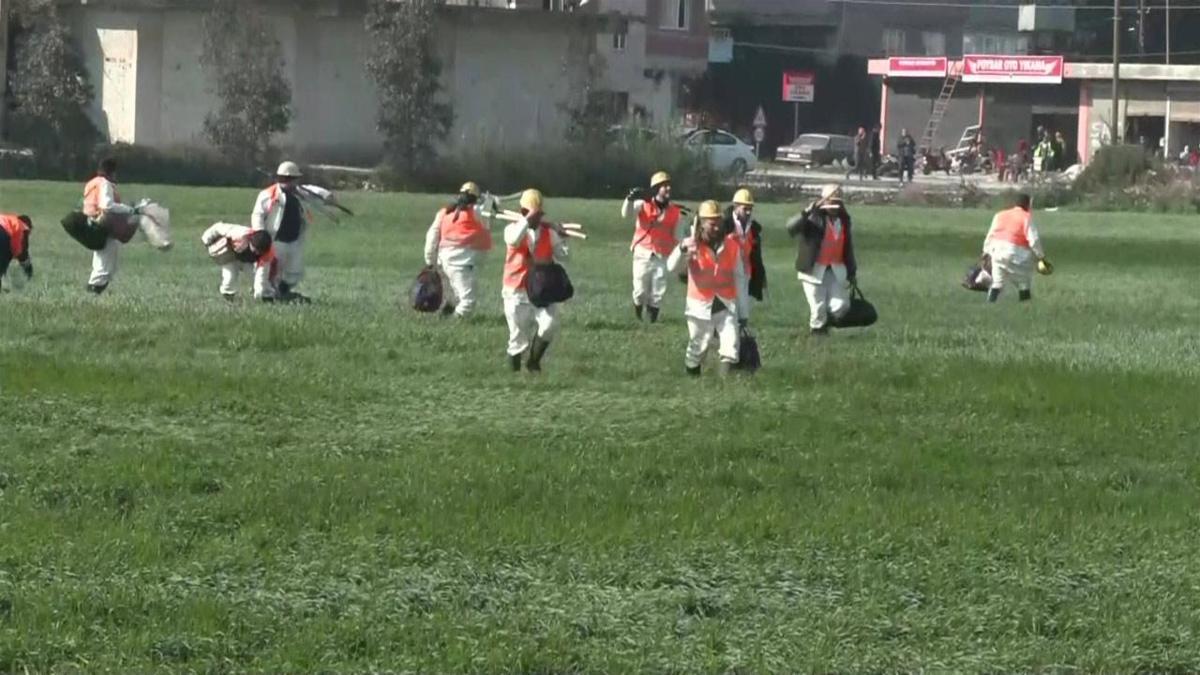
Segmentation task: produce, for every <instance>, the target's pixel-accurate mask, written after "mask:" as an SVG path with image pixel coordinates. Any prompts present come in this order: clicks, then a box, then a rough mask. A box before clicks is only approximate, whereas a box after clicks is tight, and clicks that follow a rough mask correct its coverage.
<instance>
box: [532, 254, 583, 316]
mask: <svg viewBox="0 0 1200 675" xmlns="http://www.w3.org/2000/svg"><path fill="white" fill-rule="evenodd" d="M525 292H526V293H527V294H528V295H529V302H530V303H532V304H533V306H534V307H549V306H550V305H553V304H556V303H559V302H566V301H567V300H570V299H571V298H573V297H575V287H574V286H572V285H571V277H569V276H567V270H566V269H564V268H563V266H562V265H559V264H558V263H556V262H549V263H534V264H533V265H532V266H531V267H530V269H529V277H528V279H526V281H525Z"/></svg>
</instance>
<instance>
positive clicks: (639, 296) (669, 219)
mask: <svg viewBox="0 0 1200 675" xmlns="http://www.w3.org/2000/svg"><path fill="white" fill-rule="evenodd" d="M631 213H632V214H633V215H634V216H635V223H634V230H633V243H631V244H630V245H629V250H630V251H632V252H633V312H634V314H635V315H636V316H637V318H638V321H641V320H642V317H643V314H645V315H646V316H648V317H649V318H650V323H655V322H656V321H658V312H659V308H661V307H662V300H663V296H664V295H666V293H667V256H669V255H671V251H672V250H674V249H675V243H676V242H677V241H679V239H680V237H681V232H680V228H681V227H682V226H683V222H682V221H683V218H682V213H683V212H682V210H681V209H680V208H679V207H678V206H676V205H674V204H672V203H671V177H670V176H669V175H667V173H666V172H665V171H659V172H658V173H656V174H654V175H653V176H651V177H650V193H649V194H643V193H642V191H641V189H640V188H639V189H635V190H631V191H630V193H629V195H628V196H626V197H625V201H624V202H623V203H622V204H621V217H622V218H628V217H629V216H630V214H631Z"/></svg>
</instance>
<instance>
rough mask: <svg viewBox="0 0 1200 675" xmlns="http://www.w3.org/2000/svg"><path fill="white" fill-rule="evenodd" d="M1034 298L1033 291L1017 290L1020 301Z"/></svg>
mask: <svg viewBox="0 0 1200 675" xmlns="http://www.w3.org/2000/svg"><path fill="white" fill-rule="evenodd" d="M1032 299H1033V291H1017V300H1018V301H1019V302H1029V301H1030V300H1032Z"/></svg>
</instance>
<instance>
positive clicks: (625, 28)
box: [612, 19, 629, 52]
mask: <svg viewBox="0 0 1200 675" xmlns="http://www.w3.org/2000/svg"><path fill="white" fill-rule="evenodd" d="M628 37H629V22H628V21H626V20H624V19H621V20H620V21H618V22H617V27H616V28H614V29H613V35H612V48H613V51H614V52H623V51H625V40H626V39H627V38H628Z"/></svg>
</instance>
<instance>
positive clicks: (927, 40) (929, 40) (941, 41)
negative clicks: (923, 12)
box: [921, 30, 946, 56]
mask: <svg viewBox="0 0 1200 675" xmlns="http://www.w3.org/2000/svg"><path fill="white" fill-rule="evenodd" d="M921 44H922V45H924V46H925V56H946V34H945V33H940V32H938V31H929V30H927V31H923V32H922V33H921Z"/></svg>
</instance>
